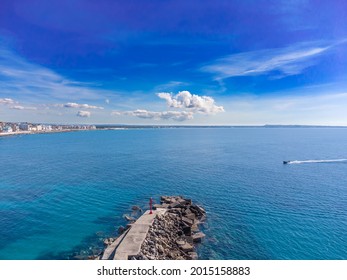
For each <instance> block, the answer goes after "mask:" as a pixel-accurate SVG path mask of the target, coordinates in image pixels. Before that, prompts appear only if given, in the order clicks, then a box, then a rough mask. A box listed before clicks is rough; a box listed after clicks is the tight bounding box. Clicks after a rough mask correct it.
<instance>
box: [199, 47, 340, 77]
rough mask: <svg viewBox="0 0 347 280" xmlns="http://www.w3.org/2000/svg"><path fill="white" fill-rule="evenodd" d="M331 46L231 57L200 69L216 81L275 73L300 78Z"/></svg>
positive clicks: (277, 75) (269, 50)
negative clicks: (211, 75)
mask: <svg viewBox="0 0 347 280" xmlns="http://www.w3.org/2000/svg"><path fill="white" fill-rule="evenodd" d="M332 46H334V45H333V44H331V45H327V44H326V45H325V46H322V44H319V43H314V42H312V43H300V44H296V45H292V46H290V47H285V48H277V49H265V50H258V51H251V52H243V53H236V54H232V55H229V56H226V57H223V58H220V59H218V60H215V61H213V62H212V63H210V64H207V65H205V66H203V67H201V68H200V70H201V71H203V72H209V73H213V74H214V75H215V79H216V80H221V79H225V78H229V77H236V76H256V75H264V74H270V75H271V72H272V71H275V72H277V74H276V77H284V76H290V75H296V74H300V73H301V72H302V71H303V70H304V69H306V68H307V67H309V66H311V65H314V64H315V63H316V58H317V57H318V56H320V55H322V54H323V53H324V52H326V51H327V50H328V49H329V48H331V47H332Z"/></svg>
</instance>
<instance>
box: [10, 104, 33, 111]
mask: <svg viewBox="0 0 347 280" xmlns="http://www.w3.org/2000/svg"><path fill="white" fill-rule="evenodd" d="M10 109H13V110H37V108H36V107H24V106H21V105H15V106H10Z"/></svg>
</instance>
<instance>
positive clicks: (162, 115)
mask: <svg viewBox="0 0 347 280" xmlns="http://www.w3.org/2000/svg"><path fill="white" fill-rule="evenodd" d="M111 114H112V115H113V116H121V115H125V116H133V117H137V118H141V119H154V120H174V121H180V122H181V121H185V120H191V119H193V112H186V111H164V112H154V111H147V110H140V109H139V110H135V111H113V112H112V113H111Z"/></svg>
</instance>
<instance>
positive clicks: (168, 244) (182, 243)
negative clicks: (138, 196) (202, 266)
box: [133, 196, 206, 260]
mask: <svg viewBox="0 0 347 280" xmlns="http://www.w3.org/2000/svg"><path fill="white" fill-rule="evenodd" d="M160 208H164V209H165V212H164V213H163V214H158V215H157V217H156V219H154V221H153V225H152V226H151V227H150V229H149V231H148V234H147V236H146V238H145V240H144V242H143V244H142V246H141V251H140V254H139V255H138V256H137V257H134V258H133V259H144V260H195V259H198V255H197V253H196V248H195V247H196V246H195V245H196V243H199V242H202V240H203V239H204V237H205V234H204V233H202V232H201V231H200V229H199V225H200V224H201V223H203V222H204V221H205V220H206V212H205V210H204V209H203V208H202V207H200V206H198V205H195V204H193V203H192V200H191V199H186V198H183V197H182V196H162V197H161V198H160V204H155V205H153V209H160Z"/></svg>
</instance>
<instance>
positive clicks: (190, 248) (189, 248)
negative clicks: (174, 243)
mask: <svg viewBox="0 0 347 280" xmlns="http://www.w3.org/2000/svg"><path fill="white" fill-rule="evenodd" d="M179 247H180V249H181V250H182V251H183V252H186V253H187V252H191V251H193V250H194V247H193V246H192V245H190V244H189V243H185V244H184V245H181V246H179Z"/></svg>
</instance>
